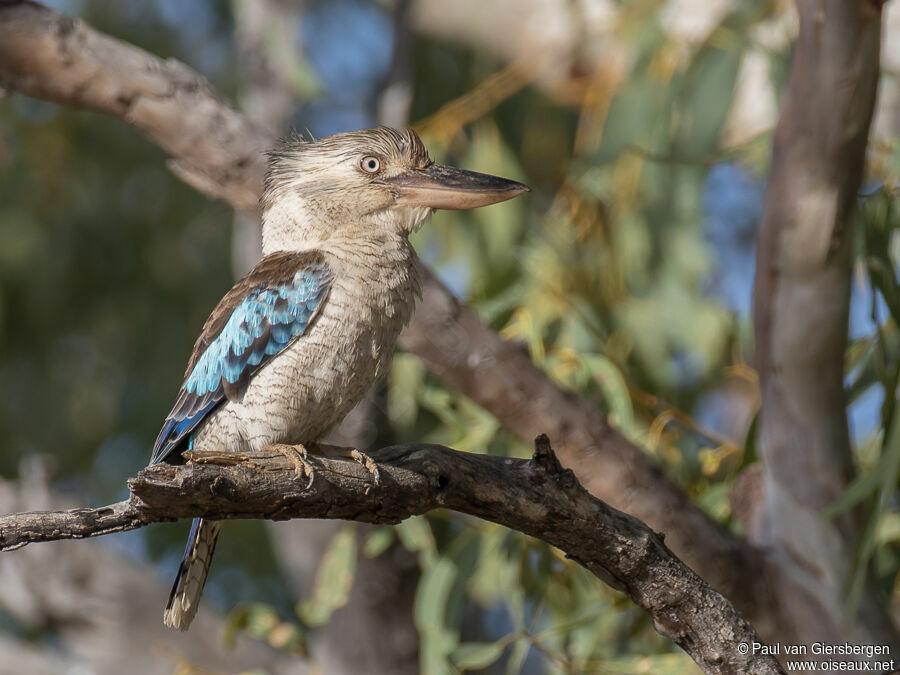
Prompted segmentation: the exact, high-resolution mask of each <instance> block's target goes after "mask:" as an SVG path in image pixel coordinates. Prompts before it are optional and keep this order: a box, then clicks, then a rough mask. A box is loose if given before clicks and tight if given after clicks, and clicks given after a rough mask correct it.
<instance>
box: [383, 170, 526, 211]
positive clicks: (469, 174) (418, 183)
mask: <svg viewBox="0 0 900 675" xmlns="http://www.w3.org/2000/svg"><path fill="white" fill-rule="evenodd" d="M372 182H373V183H374V184H375V185H383V186H385V187H387V188H389V189H390V191H391V193H392V194H393V195H394V199H395V200H396V201H397V203H398V204H402V205H405V206H430V207H431V208H433V209H474V208H476V207H479V206H487V205H488V204H496V203H497V202H505V201H506V200H507V199H512V198H513V197H515V196H516V195H520V194H522V193H523V192H530V191H531V188H529V187H528V186H527V185H524V184H522V183H517V182H516V181H514V180H507V179H506V178H499V177H498V176H490V175H488V174H486V173H475V172H474V171H465V170H463V169H457V168H456V167H453V166H445V165H444V164H437V163H432V164H431V165H430V166H429V167H428V168H426V169H410V170H408V171H404V172H403V173H401V174H399V175H397V176H391V177H389V178H380V179H378V180H375V181H372Z"/></svg>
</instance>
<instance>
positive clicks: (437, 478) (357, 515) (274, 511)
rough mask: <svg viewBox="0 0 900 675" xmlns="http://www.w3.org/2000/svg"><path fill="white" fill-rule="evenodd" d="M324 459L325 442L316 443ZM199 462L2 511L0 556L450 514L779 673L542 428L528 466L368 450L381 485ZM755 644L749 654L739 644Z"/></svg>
mask: <svg viewBox="0 0 900 675" xmlns="http://www.w3.org/2000/svg"><path fill="white" fill-rule="evenodd" d="M321 449H322V450H323V451H324V453H323V455H327V454H329V453H328V451H329V448H327V447H324V446H323V447H322V448H321ZM189 455H190V459H191V460H192V463H191V464H187V465H184V466H172V465H168V464H161V465H156V466H152V467H148V468H146V469H144V470H143V471H141V472H140V473H139V474H138V475H137V477H135V478H133V479H131V480H130V481H129V488H130V490H131V496H130V498H129V499H128V500H126V501H122V502H118V503H116V504H112V505H110V506H105V507H101V508H98V509H72V510H70V511H44V512H30V513H18V514H12V515H8V516H3V517H2V518H0V550H10V549H15V548H19V547H21V546H24V545H26V544H29V543H33V542H39V541H51V540H57V539H74V538H82V537H90V536H95V535H101V534H109V533H111V532H119V531H123V530H132V529H135V528H138V527H143V526H144V525H149V524H150V523H155V522H161V521H169V520H175V519H177V518H193V517H198V516H202V517H204V518H213V519H230V518H266V519H271V520H285V519H288V518H342V519H346V520H357V521H363V522H371V523H397V522H399V521H401V520H403V519H404V518H407V517H409V516H412V515H418V514H422V513H425V512H427V511H430V510H431V509H435V508H448V509H453V510H455V511H459V512H461V513H466V514H469V515H472V516H477V517H479V518H484V519H486V520H490V521H492V522H495V523H499V524H501V525H504V526H506V527H510V528H513V529H516V530H519V531H520V532H524V533H526V534H529V535H531V536H534V537H537V538H539V539H542V540H544V541H546V542H548V543H550V544H552V545H554V546H556V547H558V548H559V549H561V550H562V551H563V552H564V553H565V554H566V555H567V557H569V558H571V559H573V560H575V561H577V562H579V563H580V564H581V565H583V566H584V567H585V568H587V569H588V570H590V571H591V572H592V573H594V574H595V575H596V576H598V577H599V578H600V579H602V580H604V581H606V582H607V583H609V584H610V585H612V586H614V587H615V588H617V589H619V590H622V591H624V592H625V593H627V594H628V595H629V597H631V598H632V599H633V600H634V601H635V602H636V603H637V604H638V605H640V606H641V607H642V608H644V609H645V610H646V611H647V612H649V613H650V615H651V616H652V617H653V623H654V626H655V627H656V629H657V630H658V631H659V632H660V633H661V634H662V635H664V636H666V637H668V638H669V639H671V640H672V641H673V642H675V643H676V644H678V645H679V646H680V647H681V648H682V649H684V650H685V651H686V652H687V653H688V654H689V655H690V656H691V658H693V659H694V660H695V661H696V662H697V663H698V664H699V665H700V667H701V668H703V670H704V671H705V672H707V673H749V672H752V673H781V672H782V670H781V667H780V666H779V665H778V662H777V661H775V660H774V659H773V658H772V657H769V656H763V655H760V654H753V650H750V653H749V654H741V651H742V650H741V649H739V648H738V645H739V644H740V643H746V644H750V645H752V644H753V643H754V642H756V643H759V642H760V638H759V636H758V635H757V634H756V631H755V630H754V629H753V627H752V626H751V625H750V623H749V622H748V621H747V620H746V619H745V618H744V617H743V616H741V615H740V613H739V612H738V611H737V610H736V609H735V608H734V607H733V606H732V605H731V603H729V602H728V600H726V599H725V597H724V596H722V595H721V594H719V593H718V592H716V591H715V590H713V589H712V588H711V587H710V586H709V584H707V583H706V582H705V581H703V580H702V579H701V578H700V577H699V576H697V575H696V574H695V573H694V572H693V571H691V570H690V569H689V568H688V567H687V566H686V565H685V564H684V563H682V562H681V561H680V560H679V559H678V558H677V557H675V556H674V555H673V554H672V552H671V551H669V549H668V548H667V547H666V545H665V544H664V543H663V540H662V537H661V536H659V535H658V534H656V533H655V532H653V530H651V529H650V528H648V527H647V526H646V525H644V524H643V523H642V522H641V521H639V520H637V519H636V518H633V517H632V516H629V515H627V514H625V513H622V512H620V511H617V510H616V509H614V508H612V507H610V506H608V505H607V504H605V503H604V502H602V501H600V500H599V499H596V498H595V497H593V496H591V495H590V493H588V492H587V491H586V490H585V489H584V488H583V487H582V486H581V485H580V484H579V483H578V480H577V479H576V478H575V475H574V474H573V473H572V472H571V471H569V470H567V469H563V468H562V466H561V465H560V463H559V460H558V459H557V458H556V455H555V454H554V453H553V450H552V448H551V447H550V442H549V440H548V439H547V437H546V436H539V437H538V438H537V439H536V441H535V450H534V455H533V456H532V458H531V460H529V461H526V460H519V459H509V458H505V457H494V456H486V455H477V454H471V453H465V452H459V451H456V450H451V449H449V448H446V447H444V446H440V445H428V444H413V445H398V446H392V447H388V448H383V449H382V450H379V451H377V452H376V453H373V457H374V458H375V459H376V460H377V461H378V462H379V473H380V479H379V480H378V482H377V483H376V482H374V481H373V479H372V475H371V474H370V473H369V472H367V471H366V470H365V469H364V468H363V467H362V466H360V465H358V464H356V463H353V462H348V461H346V460H341V459H333V458H329V457H327V456H318V457H310V461H311V462H312V463H313V464H314V467H315V470H316V475H315V480H313V482H312V483H309V482H308V481H307V480H306V479H305V478H302V479H297V478H296V477H295V475H294V467H293V464H291V463H290V462H289V461H288V459H287V458H286V457H285V456H284V454H282V453H280V452H278V451H277V450H273V449H268V450H263V451H259V452H252V453H227V452H221V453H215V452H204V453H198V452H193V453H189ZM744 651H746V650H744Z"/></svg>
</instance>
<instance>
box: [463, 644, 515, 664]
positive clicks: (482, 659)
mask: <svg viewBox="0 0 900 675" xmlns="http://www.w3.org/2000/svg"><path fill="white" fill-rule="evenodd" d="M504 649H506V644H505V643H504V642H465V643H463V644H461V645H460V646H459V647H457V648H456V649H454V650H453V654H452V655H451V658H452V659H453V663H454V664H455V665H456V667H457V668H459V669H460V670H481V669H483V668H487V667H488V666H490V665H492V664H493V663H494V662H495V661H496V660H497V659H499V658H500V657H501V656H502V655H503V650H504Z"/></svg>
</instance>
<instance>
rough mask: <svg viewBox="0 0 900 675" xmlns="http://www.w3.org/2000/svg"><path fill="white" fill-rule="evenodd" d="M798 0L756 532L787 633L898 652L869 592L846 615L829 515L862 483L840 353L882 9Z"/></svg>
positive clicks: (776, 218)
mask: <svg viewBox="0 0 900 675" xmlns="http://www.w3.org/2000/svg"><path fill="white" fill-rule="evenodd" d="M797 6H798V9H799V14H800V35H799V38H798V41H797V45H796V50H795V55H794V61H793V66H792V69H791V75H790V79H789V82H788V88H787V92H786V94H785V99H784V105H783V109H782V112H781V117H780V119H779V122H778V126H777V128H776V132H775V141H774V150H773V157H772V169H771V175H770V179H769V188H768V193H767V195H766V203H765V210H764V215H763V223H762V228H761V231H760V235H759V250H758V258H757V268H756V286H755V301H754V302H755V305H754V309H755V331H756V358H757V367H758V368H759V373H760V384H761V390H762V392H761V393H762V408H761V413H760V427H759V436H758V439H759V452H760V455H761V457H762V462H763V477H762V494H763V500H764V501H763V505H762V506H761V508H762V517H761V520H760V523H759V526H758V527H755V528H752V529H751V531H750V535H751V538H752V539H753V541H754V543H755V544H757V545H759V546H760V547H761V548H763V549H764V550H765V552H766V560H767V568H768V578H769V579H770V581H771V583H772V584H773V588H774V590H775V597H776V598H778V599H779V600H780V601H781V602H780V606H779V608H778V614H779V616H780V617H781V620H780V622H779V628H780V631H781V634H782V636H783V637H782V638H781V639H782V641H784V642H794V643H798V644H806V645H809V644H811V643H812V642H815V641H820V642H830V643H838V642H841V643H842V642H845V641H849V642H850V643H855V644H879V645H893V646H894V648H895V649H896V648H897V646H898V645H900V642H898V637H897V634H896V632H895V631H894V629H893V628H892V626H891V623H890V621H889V619H888V617H887V615H886V613H885V611H884V610H883V608H882V605H881V604H880V602H879V599H878V598H877V597H876V595H875V593H874V592H873V591H872V590H871V589H867V590H866V592H865V594H864V597H863V601H862V605H861V607H860V610H859V615H858V617H856V618H855V619H854V618H853V617H850V616H847V614H846V589H847V582H848V578H849V574H850V571H851V566H852V562H853V555H854V550H855V546H856V543H857V533H858V532H859V531H860V521H859V518H858V517H857V515H856V514H846V515H844V516H842V517H839V518H836V519H832V520H827V519H825V518H823V517H822V515H821V512H822V509H823V508H824V507H826V506H828V505H829V504H831V503H832V502H834V501H835V500H836V499H837V498H838V497H839V496H840V495H841V493H842V492H843V491H844V490H845V489H846V488H847V485H848V484H849V482H850V480H851V479H852V477H853V461H852V455H851V450H850V439H849V434H848V429H847V418H846V413H845V398H844V388H843V378H844V364H843V356H844V351H845V348H846V345H847V325H848V312H849V301H850V273H851V243H852V242H851V239H852V216H853V207H854V204H855V201H856V198H857V191H858V189H859V186H860V182H861V180H862V174H863V167H864V159H865V152H866V143H867V138H868V131H869V124H870V122H871V119H872V111H873V108H874V105H875V92H876V86H877V83H878V75H879V47H880V30H881V8H880V4H879V3H878V2H874V1H872V0H864V1H863V0H799V1H798V3H797ZM888 395H893V393H892V392H889V393H888Z"/></svg>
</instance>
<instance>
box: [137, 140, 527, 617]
mask: <svg viewBox="0 0 900 675" xmlns="http://www.w3.org/2000/svg"><path fill="white" fill-rule="evenodd" d="M267 154H268V161H267V168H266V176H265V182H264V188H263V195H262V198H261V200H260V206H261V211H262V254H263V255H262V258H261V259H260V261H259V262H258V263H257V264H256V265H255V266H254V267H253V269H252V270H250V272H248V273H247V274H246V275H245V276H244V277H243V278H241V279H240V280H239V281H238V282H237V283H236V284H235V285H234V286H233V287H232V289H231V290H230V291H228V293H226V294H225V296H224V297H223V298H222V300H221V301H220V302H219V303H218V305H217V306H216V307H215V309H214V310H213V311H212V313H211V314H210V316H209V318H208V319H207V321H206V323H205V324H204V326H203V329H202V331H201V333H200V336H199V337H198V338H197V341H196V343H195V345H194V348H193V352H192V354H191V356H190V359H189V361H188V365H187V369H186V371H185V375H184V381H183V383H182V385H181V387H180V389H179V390H178V394H177V396H176V398H175V403H174V405H173V406H172V410H171V411H170V412H169V414H168V415H167V417H166V419H165V422H164V423H163V425H162V429H161V430H160V432H159V436H158V437H157V439H156V443H155V444H154V447H153V453H152V456H151V459H150V464H151V465H154V464H158V463H160V462H167V463H173V464H178V463H183V462H184V461H185V459H184V458H183V456H182V454H183V453H184V452H185V451H186V450H199V451H204V450H214V451H234V452H242V451H247V450H261V449H264V448H267V447H276V448H279V449H281V448H284V447H285V446H295V447H296V448H298V450H297V452H299V453H301V454H300V459H299V460H296V461H300V462H302V463H303V464H304V465H305V467H308V464H306V463H305V461H304V455H303V454H302V453H303V452H305V448H307V447H309V446H310V445H312V444H314V443H315V442H316V441H317V440H319V439H320V438H321V437H322V436H323V435H324V434H325V433H327V432H328V431H329V430H330V429H331V428H333V427H334V426H335V425H336V424H338V423H339V422H340V421H341V420H342V419H343V417H344V416H345V415H346V414H347V413H348V412H349V411H350V410H351V409H352V408H353V407H354V406H355V405H356V403H357V402H358V401H359V400H360V399H361V398H362V397H363V395H364V394H365V393H366V391H367V390H368V389H369V388H370V386H371V385H372V384H373V383H374V382H375V380H376V379H378V378H379V377H380V376H382V375H383V374H384V373H385V372H386V370H387V368H388V366H389V364H390V361H391V358H392V356H393V351H394V343H395V342H396V340H397V337H398V336H399V334H400V331H401V329H402V328H403V327H404V326H405V325H406V324H407V323H408V322H409V320H410V318H411V316H412V313H413V310H414V307H415V304H416V302H417V300H418V299H419V297H420V295H421V292H420V286H421V283H422V279H423V276H422V275H423V271H422V266H421V263H420V261H419V258H418V256H417V255H416V252H415V250H414V248H413V246H412V244H411V243H410V242H409V239H408V237H409V235H410V234H411V233H413V232H415V231H416V230H418V229H419V228H420V227H421V226H422V225H423V223H424V222H425V221H426V220H427V219H428V217H429V216H430V215H431V213H433V212H434V211H435V210H437V209H451V210H453V209H469V208H475V207H479V206H486V205H489V204H494V203H497V202H501V201H505V200H507V199H511V198H513V197H515V196H517V195H519V194H521V193H523V192H527V191H529V188H528V186H526V185H524V184H523V183H519V182H517V181H513V180H508V179H505V178H500V177H497V176H492V175H487V174H482V173H476V172H474V171H467V170H463V169H458V168H455V167H452V166H447V165H444V164H439V163H436V162H434V161H432V160H431V158H430V157H429V154H428V150H427V149H426V147H425V145H424V143H423V142H422V140H421V139H420V138H419V136H418V135H417V134H416V133H415V131H413V130H412V129H406V130H397V129H393V128H390V127H378V128H375V129H366V130H360V131H351V132H346V133H340V134H335V135H333V136H329V137H326V138H322V139H318V140H316V139H309V140H306V139H304V138H302V137H299V136H294V137H291V138H288V139H286V140H284V141H282V142H281V143H280V145H279V146H278V147H276V148H275V149H274V150H271V151H270V152H269V153H267ZM357 459H358V456H357ZM309 475H310V479H311V477H312V473H311V471H310V472H309ZM220 527H221V524H220V523H219V522H218V521H213V520H207V519H203V518H198V519H194V521H193V523H192V526H191V530H190V534H189V537H188V542H187V547H186V549H185V552H184V556H183V558H182V560H181V564H180V566H179V569H178V572H177V575H176V577H175V581H174V584H173V586H172V591H171V593H170V595H169V599H168V602H167V603H166V609H165V611H164V613H163V622H164V623H165V625H166V626H169V627H171V628H177V629H180V630H187V629H188V627H189V625H190V623H191V621H192V620H193V618H194V616H195V615H196V612H197V608H198V605H199V600H200V596H201V593H202V591H203V586H204V584H205V583H206V578H207V575H208V572H209V566H210V562H211V560H212V557H213V553H214V551H215V546H216V540H217V538H218V535H219V530H220Z"/></svg>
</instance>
